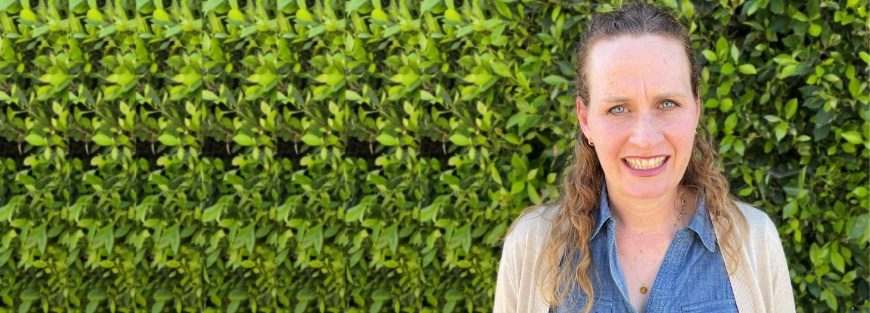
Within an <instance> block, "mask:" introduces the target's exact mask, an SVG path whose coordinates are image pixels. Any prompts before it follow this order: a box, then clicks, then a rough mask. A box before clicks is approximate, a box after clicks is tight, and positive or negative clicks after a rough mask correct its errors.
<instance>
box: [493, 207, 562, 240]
mask: <svg viewBox="0 0 870 313" xmlns="http://www.w3.org/2000/svg"><path fill="white" fill-rule="evenodd" d="M557 211H558V207H557V206H556V205H552V204H546V205H540V206H537V207H531V208H528V209H526V211H524V212H523V213H522V214H521V215H520V216H519V217H518V218H517V220H516V221H514V223H513V225H512V226H511V228H510V231H509V232H508V235H507V238H505V243H506V244H509V243H512V242H513V243H519V242H522V243H523V244H529V243H531V242H530V241H535V242H541V241H543V240H544V239H545V238H546V235H547V233H548V232H549V230H550V227H551V224H552V222H553V220H554V218H555V216H556V213H557Z"/></svg>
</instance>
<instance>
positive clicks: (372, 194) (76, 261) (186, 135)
mask: <svg viewBox="0 0 870 313" xmlns="http://www.w3.org/2000/svg"><path fill="white" fill-rule="evenodd" d="M621 2H622V1H612V2H606V1H598V2H597V3H588V2H586V1H564V2H554V1H549V2H544V1H516V0H492V1H463V0H426V1H408V0H405V1H400V0H352V1H332V0H297V1H292V0H204V1H198V0H0V33H2V38H0V40H2V43H0V144H2V146H3V148H2V149H0V236H2V241H0V277H2V279H0V291H2V292H0V312H7V311H17V312H30V311H39V312H48V311H50V312H67V311H85V312H115V311H121V312H131V311H148V310H150V311H151V312H161V311H171V312H200V311H205V312H223V311H229V312H236V311H251V312H255V311H262V312H273V311H290V310H292V311H294V312H323V311H326V312H361V311H368V312H378V311H403V312H419V311H425V312H435V311H443V312H447V311H454V310H458V311H475V312H477V311H480V312H488V311H491V308H492V300H493V295H494V287H495V277H496V272H497V270H498V261H499V257H500V254H501V248H500V240H501V238H502V237H503V236H504V235H505V233H506V231H507V229H508V227H509V225H510V223H511V222H512V221H513V220H514V219H515V218H516V216H517V215H518V214H519V213H520V212H521V211H522V210H523V209H524V208H525V207H528V206H530V205H533V204H538V203H543V202H545V201H547V200H548V199H551V198H553V197H555V196H556V195H557V194H558V189H557V184H558V182H559V180H560V175H561V174H562V171H563V168H564V165H565V162H566V160H567V159H568V157H569V156H570V154H571V153H572V148H573V145H574V141H575V139H576V131H577V123H576V122H575V121H576V117H575V116H574V113H573V112H574V99H573V84H572V83H571V82H572V80H573V78H574V68H573V63H574V62H573V56H572V52H573V51H574V49H575V47H576V44H577V40H578V39H579V35H580V34H581V33H582V30H583V25H585V23H586V22H588V20H589V18H590V17H591V16H592V15H593V14H595V13H596V12H604V11H609V10H612V9H613V8H614V7H617V6H618V5H619V3H621ZM659 5H661V6H663V7H667V8H669V9H671V10H672V11H673V12H674V13H675V14H676V15H677V16H678V18H679V19H680V20H681V21H682V22H683V23H684V25H687V26H688V27H689V29H690V33H691V37H692V40H693V47H694V48H695V50H696V51H698V52H699V53H698V58H699V59H700V60H701V61H702V64H703V65H704V70H703V73H702V79H701V89H700V92H701V98H702V102H703V105H704V111H705V112H704V114H705V116H706V119H705V120H703V121H702V122H704V123H706V124H707V126H708V127H709V128H710V129H711V131H712V133H713V135H714V137H715V138H716V139H717V141H718V148H719V152H720V154H721V157H722V169H723V171H724V172H725V173H726V175H727V176H728V177H729V180H730V182H731V186H732V192H733V194H734V195H736V196H737V197H738V198H740V199H741V200H743V201H746V202H749V203H752V204H754V205H756V206H757V207H759V208H761V209H763V210H765V211H767V212H768V213H769V214H770V216H771V217H772V218H773V220H774V222H775V223H776V225H777V226H778V229H779V233H780V236H781V237H782V238H783V244H784V247H785V249H786V254H787V257H788V262H789V268H790V270H791V278H792V283H793V287H794V292H795V296H796V300H797V304H798V311H800V312H815V311H865V310H868V309H870V302H868V300H867V298H866V297H865V296H864V295H867V294H868V293H870V274H868V259H867V258H866V251H867V244H868V241H870V227H868V216H870V215H868V210H870V201H868V200H870V198H868V193H870V191H868V190H870V183H868V179H870V178H868V176H867V168H868V157H870V152H868V151H870V149H868V148H870V123H868V115H870V112H868V108H870V107H868V104H870V88H868V64H870V54H868V53H867V51H866V48H867V46H868V22H867V21H868V16H867V7H868V1H867V0H842V1H816V0H812V1H808V2H795V3H789V2H787V1H784V0H749V1H742V0H741V1H696V2H690V1H673V0H672V1H662V2H661V3H660V4H659Z"/></svg>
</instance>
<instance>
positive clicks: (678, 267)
mask: <svg viewBox="0 0 870 313" xmlns="http://www.w3.org/2000/svg"><path fill="white" fill-rule="evenodd" d="M600 203H601V205H600V207H599V210H598V214H597V216H596V219H595V228H594V229H593V232H592V237H591V238H590V250H591V252H592V260H593V268H594V272H593V277H592V284H593V288H594V289H593V290H594V293H593V296H594V298H595V302H594V304H593V307H592V312H637V310H635V308H634V307H633V306H632V305H631V301H630V300H629V298H628V288H627V287H626V282H625V276H624V275H623V273H622V267H621V266H620V265H619V252H618V250H617V247H616V221H615V220H614V219H613V217H612V216H611V215H610V207H609V206H608V202H607V190H606V188H602V190H601V201H600ZM697 208H698V209H697V210H696V211H695V214H694V215H692V219H691V220H690V221H689V224H688V225H687V226H686V227H685V228H683V229H680V230H679V231H677V233H676V234H675V235H674V239H673V241H671V245H670V246H669V247H668V251H667V253H666V254H665V258H664V260H663V261H662V265H661V267H660V268H659V271H658V274H657V275H656V279H655V282H654V283H653V284H652V287H650V290H649V300H648V301H647V305H646V312H647V313H659V312H737V303H736V302H735V300H734V293H733V291H732V290H731V282H730V280H729V279H728V273H727V272H726V270H725V262H724V261H723V259H722V253H721V250H720V249H719V246H718V244H717V243H716V234H715V232H714V230H713V223H712V220H711V219H710V215H709V214H708V212H707V207H706V206H704V201H703V200H702V199H701V198H700V197H699V199H698V205H697ZM576 259H577V258H576V256H575V260H576ZM575 290H576V293H575V294H573V295H566V299H565V300H566V301H565V302H564V304H563V306H562V307H560V308H558V310H557V312H580V311H582V309H583V307H584V306H585V305H586V295H585V294H583V292H582V291H581V290H580V289H579V288H576V289H575Z"/></svg>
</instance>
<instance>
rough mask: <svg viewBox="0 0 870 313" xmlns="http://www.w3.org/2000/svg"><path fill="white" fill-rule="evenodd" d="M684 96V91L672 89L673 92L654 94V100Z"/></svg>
mask: <svg viewBox="0 0 870 313" xmlns="http://www.w3.org/2000/svg"><path fill="white" fill-rule="evenodd" d="M685 97H686V95H685V94H684V93H682V92H677V91H673V92H664V93H660V94H658V95H656V97H655V99H656V100H664V99H671V98H685Z"/></svg>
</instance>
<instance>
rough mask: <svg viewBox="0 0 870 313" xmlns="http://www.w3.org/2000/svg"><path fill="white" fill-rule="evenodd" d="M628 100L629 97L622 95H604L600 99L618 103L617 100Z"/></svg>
mask: <svg viewBox="0 0 870 313" xmlns="http://www.w3.org/2000/svg"><path fill="white" fill-rule="evenodd" d="M628 100H629V99H628V98H627V97H623V96H605V97H604V98H602V99H601V102H605V103H619V102H628Z"/></svg>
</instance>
